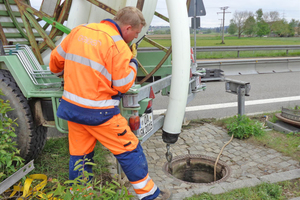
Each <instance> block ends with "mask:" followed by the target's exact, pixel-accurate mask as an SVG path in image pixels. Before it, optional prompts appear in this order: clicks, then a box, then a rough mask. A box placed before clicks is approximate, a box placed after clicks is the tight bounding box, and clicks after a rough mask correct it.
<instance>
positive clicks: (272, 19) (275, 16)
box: [270, 11, 280, 22]
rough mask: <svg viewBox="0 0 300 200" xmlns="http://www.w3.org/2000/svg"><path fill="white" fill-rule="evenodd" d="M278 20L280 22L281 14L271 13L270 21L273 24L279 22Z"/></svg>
mask: <svg viewBox="0 0 300 200" xmlns="http://www.w3.org/2000/svg"><path fill="white" fill-rule="evenodd" d="M278 20H280V17H279V12H277V11H271V12H270V21H271V22H275V21H278Z"/></svg>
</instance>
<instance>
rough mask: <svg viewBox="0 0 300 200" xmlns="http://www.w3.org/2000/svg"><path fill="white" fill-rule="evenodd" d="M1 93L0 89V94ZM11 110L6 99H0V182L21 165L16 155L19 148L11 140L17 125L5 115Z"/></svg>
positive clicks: (21, 160) (21, 162)
mask: <svg viewBox="0 0 300 200" xmlns="http://www.w3.org/2000/svg"><path fill="white" fill-rule="evenodd" d="M1 95H3V93H2V91H1V90H0V96H1ZM11 110H13V109H12V108H11V107H10V105H9V102H8V101H4V100H3V99H0V182H2V181H3V180H5V179H6V178H7V177H9V176H10V175H12V174H13V173H14V172H16V171H17V170H18V169H19V168H20V167H22V165H23V159H22V158H21V157H20V156H18V154H19V153H20V150H18V149H17V147H16V142H14V141H13V140H12V138H13V137H17V135H16V134H15V133H14V131H15V128H14V127H15V126H17V123H16V119H15V120H12V119H10V118H9V117H7V115H6V113H7V112H8V111H11Z"/></svg>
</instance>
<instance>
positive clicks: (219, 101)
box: [153, 72, 300, 119]
mask: <svg viewBox="0 0 300 200" xmlns="http://www.w3.org/2000/svg"><path fill="white" fill-rule="evenodd" d="M226 78H230V79H234V80H239V81H245V82H250V85H251V90H250V93H249V94H250V96H247V97H245V104H246V107H245V113H246V114H253V113H266V112H272V111H276V110H280V109H281V107H294V106H295V105H299V106H300V72H289V73H272V74H255V75H238V76H226ZM206 86H207V89H206V91H203V92H199V93H197V95H196V98H194V99H193V100H192V101H191V102H190V103H189V104H188V105H187V109H188V110H192V111H187V112H186V117H187V119H202V118H223V117H228V116H233V115H236V114H237V112H238V109H237V105H232V104H233V103H237V95H235V94H231V93H228V92H225V82H224V81H214V82H206ZM231 103H232V104H231ZM167 104H168V98H167V97H164V96H161V95H156V99H155V101H154V103H153V108H154V110H155V111H154V113H159V112H160V111H163V110H162V109H166V108H167ZM249 104H250V105H249Z"/></svg>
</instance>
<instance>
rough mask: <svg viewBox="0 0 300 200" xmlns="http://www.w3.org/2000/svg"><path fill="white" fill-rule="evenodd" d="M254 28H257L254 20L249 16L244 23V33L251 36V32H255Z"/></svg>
mask: <svg viewBox="0 0 300 200" xmlns="http://www.w3.org/2000/svg"><path fill="white" fill-rule="evenodd" d="M256 30H257V26H256V21H255V19H254V17H253V16H249V17H248V18H247V20H246V21H245V25H244V32H245V34H247V35H251V36H253V34H255V33H256Z"/></svg>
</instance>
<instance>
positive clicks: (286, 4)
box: [151, 0, 300, 28]
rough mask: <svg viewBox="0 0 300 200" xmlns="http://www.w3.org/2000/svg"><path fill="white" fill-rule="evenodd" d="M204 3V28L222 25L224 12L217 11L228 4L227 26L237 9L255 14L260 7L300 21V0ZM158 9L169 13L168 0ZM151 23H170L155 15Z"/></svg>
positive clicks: (213, 0)
mask: <svg viewBox="0 0 300 200" xmlns="http://www.w3.org/2000/svg"><path fill="white" fill-rule="evenodd" d="M203 4H204V7H205V11H206V15H205V16H201V17H200V20H201V27H203V28H212V27H220V24H221V22H222V20H221V19H222V18H223V14H217V13H218V12H223V11H222V10H221V9H220V8H221V7H227V6H228V9H227V10H226V12H230V13H226V14H225V26H228V25H229V23H230V19H232V18H233V13H234V12H235V11H238V12H241V11H251V12H253V13H254V14H255V12H256V11H257V10H258V9H260V8H261V9H262V11H263V12H270V11H278V12H279V14H280V18H285V19H286V20H287V21H288V22H290V20H291V19H292V18H294V19H296V20H299V21H300V0H246V1H244V0H203ZM156 11H157V12H159V13H161V14H163V15H165V16H167V15H168V11H167V6H166V0H158V3H157V7H156ZM151 25H153V26H162V25H168V23H166V22H164V21H162V20H160V19H159V18H158V17H156V16H155V17H154V18H153V20H152V23H151Z"/></svg>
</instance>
